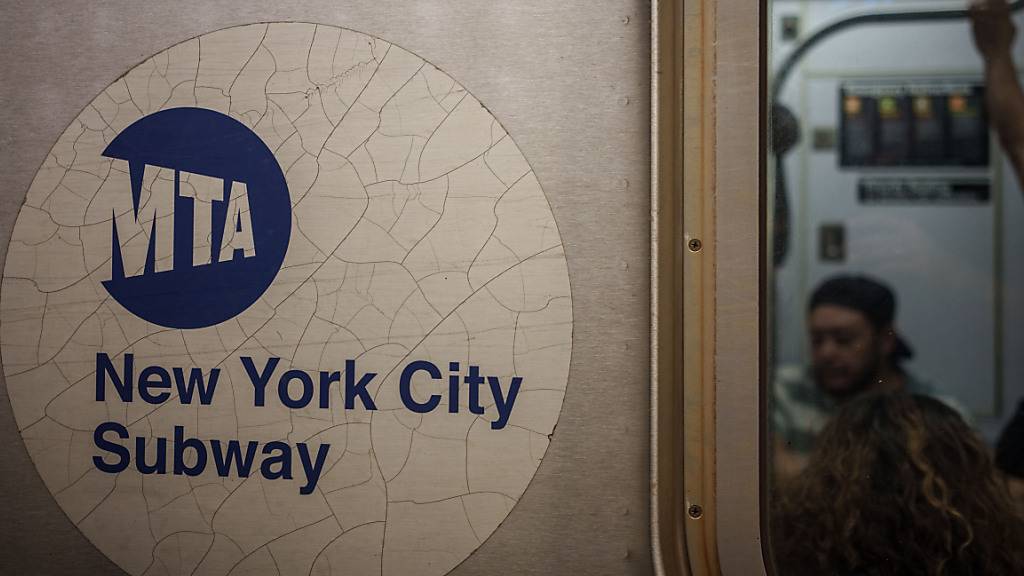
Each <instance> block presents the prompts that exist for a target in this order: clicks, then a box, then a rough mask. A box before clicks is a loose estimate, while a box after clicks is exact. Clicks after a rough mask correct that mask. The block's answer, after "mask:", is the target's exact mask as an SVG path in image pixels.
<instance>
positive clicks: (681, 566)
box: [651, 0, 766, 576]
mask: <svg viewBox="0 0 1024 576" xmlns="http://www.w3.org/2000/svg"><path fill="white" fill-rule="evenodd" d="M751 4H752V3H750V2H749V0H746V1H744V0H675V1H660V2H659V1H657V0H656V1H655V2H654V4H653V6H652V10H653V18H652V63H653V67H654V69H653V71H652V98H653V102H652V122H651V124H652V258H653V263H652V282H651V286H652V290H651V310H652V386H651V390H652V392H651V404H652V411H651V413H652V416H651V418H652V423H651V431H652V458H651V462H652V483H651V491H652V514H651V518H652V542H653V554H654V562H655V567H656V570H657V572H658V574H665V575H670V574H694V575H698V574H724V575H726V576H733V575H735V576H740V575H743V576H746V575H755V574H765V573H766V568H765V563H764V554H763V552H762V546H761V514H760V502H761V498H760V489H761V482H760V480H761V466H760V458H761V450H760V449H761V443H762V442H761V438H762V436H763V434H762V427H761V418H760V416H761V406H762V398H761V387H760V386H759V380H760V375H761V358H762V356H763V355H762V353H761V345H762V342H761V340H762V339H761V337H760V336H761V334H762V333H763V331H762V330H761V325H760V316H759V315H760V308H761V300H760V299H761V294H762V289H761V287H762V286H763V278H762V270H763V266H762V256H761V254H760V247H761V246H763V243H762V236H763V231H762V224H761V222H762V219H761V214H762V211H763V206H762V202H763V194H762V193H761V191H760V184H761V182H762V175H763V162H762V159H761V157H760V156H761V150H762V149H763V148H762V146H761V144H762V141H761V139H762V137H763V136H762V134H763V130H762V129H761V123H762V116H763V114H762V102H763V94H762V89H763V86H764V82H763V81H762V78H761V75H762V71H763V69H764V67H763V65H762V57H763V55H762V53H761V52H762V51H761V42H760V39H761V37H762V30H763V26H764V18H763V14H764V8H763V6H761V5H759V4H754V5H753V6H751Z"/></svg>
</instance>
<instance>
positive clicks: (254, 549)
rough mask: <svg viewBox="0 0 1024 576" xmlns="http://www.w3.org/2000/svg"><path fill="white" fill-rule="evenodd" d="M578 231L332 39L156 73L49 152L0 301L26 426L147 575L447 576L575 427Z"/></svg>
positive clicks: (441, 114)
mask: <svg viewBox="0 0 1024 576" xmlns="http://www.w3.org/2000/svg"><path fill="white" fill-rule="evenodd" d="M571 346H572V305H571V299H570V291H569V280H568V273H567V267H566V262H565V256H564V253H563V251H562V244H561V239H560V237H559V234H558V230H557V228H556V226H555V221H554V218H553V216H552V213H551V210H550V208H549V206H548V204H547V201H546V199H545V197H544V193H543V191H542V190H541V188H540V185H539V183H538V181H537V178H536V176H535V175H534V173H533V172H532V170H531V169H530V167H529V165H528V164H527V162H526V160H525V159H524V158H523V156H522V154H521V153H520V151H519V149H518V148H517V147H516V145H515V143H514V142H513V141H512V138H511V137H510V136H509V135H508V134H507V133H506V132H505V131H504V129H503V128H502V127H501V125H500V124H499V123H498V122H497V121H496V120H495V119H494V118H493V117H492V116H491V115H490V113H489V112H488V111H487V110H486V109H485V108H484V107H483V106H482V105H481V104H480V102H478V101H477V100H476V99H475V98H474V97H473V96H472V95H470V94H469V93H468V92H467V91H466V90H465V89H464V88H463V87H462V86H460V85H459V84H458V83H456V82H455V81H454V80H453V79H452V78H450V77H449V76H447V75H446V74H445V73H443V72H441V71H440V70H438V69H437V68H435V67H433V66H431V65H430V64H429V63H427V62H424V61H423V60H422V59H420V58H419V57H417V56H415V55H413V54H410V53H409V52H407V51H405V50H403V49H401V48H399V47H398V46H395V45H393V44H389V43H387V42H384V41H382V40H379V39H377V38H374V37H371V36H367V35H365V34H360V33H358V32H353V31H351V30H347V29H342V28H336V27H331V26H319V25H313V24H297V23H273V24H259V25H250V26H242V27H237V28H230V29H226V30H221V31H218V32H214V33H211V34H207V35H204V36H201V37H199V38H195V39H192V40H189V41H187V42H184V43H182V44H179V45H177V46H174V47H173V48H170V49H169V50H166V51H164V52H161V53H160V54H157V55H156V56H154V57H152V58H150V59H149V60H146V61H145V62H143V63H142V64H140V65H139V66H137V67H136V68H134V69H133V70H131V71H130V72H129V73H128V74H126V75H125V76H124V77H122V78H120V79H118V80H117V81H116V82H114V83H113V84H112V85H111V86H110V87H109V88H107V89H106V90H105V91H104V92H103V93H102V94H100V95H99V96H98V97H97V98H96V99H95V100H93V102H92V103H90V104H89V105H88V106H87V107H86V108H85V110H83V111H82V113H81V114H80V115H79V116H78V118H76V119H75V120H74V122H72V124H71V126H70V127H68V129H67V130H66V131H65V132H64V133H63V134H62V135H61V137H60V139H59V140H58V142H57V144H56V145H55V146H54V147H53V149H52V150H51V152H50V154H49V156H48V157H47V158H46V161H45V162H44V163H43V166H42V167H41V168H40V169H39V172H38V173H37V175H36V178H35V180H34V181H33V183H32V186H31V188H30V190H29V191H28V195H27V198H26V200H25V204H24V206H23V207H22V209H21V212H20V213H19V216H18V220H17V224H16V225H15V228H14V234H13V237H12V240H11V243H10V248H9V251H8V255H7V261H6V265H5V268H4V274H3V284H2V292H0V349H2V359H3V370H4V375H5V377H6V382H7V389H8V392H9V395H10V398H11V404H12V406H13V409H14V414H15V417H16V419H17V423H18V427H19V429H20V431H21V434H22V436H23V438H24V440H25V443H26V446H27V448H28V451H29V454H30V455H31V457H32V460H33V461H34V463H35V465H36V467H37V469H38V470H39V473H40V475H41V476H42V478H43V481H44V482H45V483H46V486H47V487H48V488H49V490H50V491H51V492H52V493H53V495H54V497H55V498H56V500H57V502H58V503H59V505H60V506H61V508H62V509H63V510H64V512H65V513H66V514H67V515H68V517H69V518H70V519H71V521H72V522H74V524H75V525H77V526H78V528H79V529H80V530H81V531H82V532H83V533H84V534H85V535H86V536H87V537H88V538H89V539H90V540H91V541H92V542H93V543H94V544H95V545H96V546H97V547H98V548H99V549H100V550H101V551H102V552H103V553H104V554H106V555H107V556H108V557H110V558H111V559H112V560H113V561H114V562H116V563H117V564H118V565H119V566H120V567H122V568H123V569H124V570H126V571H127V572H128V573H130V574H133V575H141V574H146V575H152V576H158V575H159V576H162V575H168V576H170V575H179V574H190V575H195V576H207V575H210V576H212V575H228V574H275V575H276V574H282V575H290V574H303V575H306V574H314V575H329V574H345V575H352V574H381V575H407V574H444V573H447V572H448V571H449V570H451V569H452V568H454V567H455V566H456V565H458V564H459V563H460V562H462V561H463V560H464V559H465V558H466V557H468V556H469V555H470V554H471V553H472V552H473V551H474V550H475V549H476V548H477V547H478V546H479V545H480V544H481V543H482V542H483V541H484V540H485V539H487V537H488V536H489V535H490V534H491V533H492V532H493V531H494V530H495V529H496V528H497V526H498V525H499V524H500V523H501V522H502V520H504V518H505V517H506V516H507V515H508V514H509V512H510V511H511V509H512V507H513V506H514V505H515V503H516V502H517V500H518V499H519V498H520V497H521V496H522V494H523V492H524V490H525V489H526V486H527V484H528V483H529V482H530V480H531V478H532V477H533V475H534V473H535V471H536V469H537V466H538V465H539V463H540V460H541V458H542V457H543V455H544V452H545V450H546V449H547V446H548V440H549V436H550V434H551V433H552V431H553V430H554V427H555V424H556V422H557V420H558V415H559V412H560V409H561V404H562V398H563V394H564V390H565V386H566V382H567V379H568V367H569V355H570V351H571Z"/></svg>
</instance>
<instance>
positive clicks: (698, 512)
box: [689, 504, 704, 520]
mask: <svg viewBox="0 0 1024 576" xmlns="http://www.w3.org/2000/svg"><path fill="white" fill-rule="evenodd" d="M689 512H690V518H693V519H694V520H697V519H698V518H700V517H701V516H703V515H704V509H703V508H701V507H700V504H694V505H692V506H690V510H689Z"/></svg>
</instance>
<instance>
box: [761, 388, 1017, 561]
mask: <svg viewBox="0 0 1024 576" xmlns="http://www.w3.org/2000/svg"><path fill="white" fill-rule="evenodd" d="M776 507H777V509H776V510H775V513H774V515H773V517H772V518H773V523H774V526H773V528H774V530H773V532H772V533H773V535H774V538H775V547H774V550H775V555H776V559H777V561H778V566H779V569H780V574H784V575H786V576H802V575H814V576H823V575H837V576H916V575H921V576H975V575H977V576H981V575H986V576H987V575H999V576H1002V575H1011V574H1024V519H1022V518H1021V517H1020V516H1018V515H1017V514H1016V513H1015V512H1014V507H1013V504H1012V503H1011V500H1010V496H1009V493H1008V491H1007V488H1006V483H1005V480H1004V479H1003V478H1002V477H1000V476H999V474H998V472H997V471H996V470H995V468H994V466H993V463H992V458H991V456H990V455H989V452H988V450H987V449H986V448H985V446H984V445H983V444H982V442H981V440H980V439H979V438H978V437H977V436H976V435H975V433H974V432H973V431H972V430H971V429H970V428H969V427H968V426H967V425H966V424H965V423H964V421H963V419H961V418H960V416H959V415H958V414H957V413H956V412H955V411H954V410H952V409H950V408H948V407H947V406H946V405H945V404H943V403H941V402H939V401H938V400H935V399H933V398H928V397H925V396H916V395H909V394H902V393H897V394H877V395H868V396H865V397H862V398H858V399H856V400H852V401H850V402H849V403H848V404H847V405H846V406H844V407H843V408H842V409H841V410H840V411H839V412H838V413H837V414H836V416H835V418H834V419H833V420H832V422H831V423H829V425H828V426H827V427H826V428H825V429H824V431H823V432H822V435H821V437H820V439H819V442H818V444H817V447H816V449H815V451H814V453H813V454H812V456H811V461H810V464H809V465H808V467H807V469H806V470H805V471H804V472H803V473H802V474H801V475H800V476H799V477H797V478H795V479H793V480H792V481H790V482H789V483H787V484H785V485H783V486H782V487H781V489H780V494H779V496H778V499H777V501H776Z"/></svg>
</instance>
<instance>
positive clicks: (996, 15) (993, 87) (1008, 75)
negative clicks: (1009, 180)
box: [971, 0, 1024, 185]
mask: <svg viewBox="0 0 1024 576" xmlns="http://www.w3.org/2000/svg"><path fill="white" fill-rule="evenodd" d="M971 20H972V28H973V31H974V43H975V45H976V46H977V47H978V51H979V52H981V55H982V57H983V58H984V59H985V81H986V84H987V87H986V91H985V93H986V100H987V103H988V114H989V121H990V122H991V123H992V125H993V127H994V128H995V129H996V133H997V134H998V135H999V142H1000V143H1001V144H1002V146H1003V149H1004V150H1005V151H1006V154H1007V155H1008V156H1009V158H1010V162H1011V163H1012V164H1013V167H1014V170H1015V171H1016V172H1017V179H1018V181H1019V182H1020V183H1021V184H1022V185H1024V90H1022V89H1021V85H1020V79H1019V77H1018V76H1017V69H1016V67H1015V66H1014V64H1013V56H1012V55H1011V53H1010V51H1011V49H1012V47H1013V41H1014V36H1015V34H1016V28H1015V26H1014V24H1013V20H1012V19H1011V17H1010V7H1009V5H1008V4H1007V3H1006V0H983V1H981V2H978V3H976V4H974V5H973V6H972V7H971Z"/></svg>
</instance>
